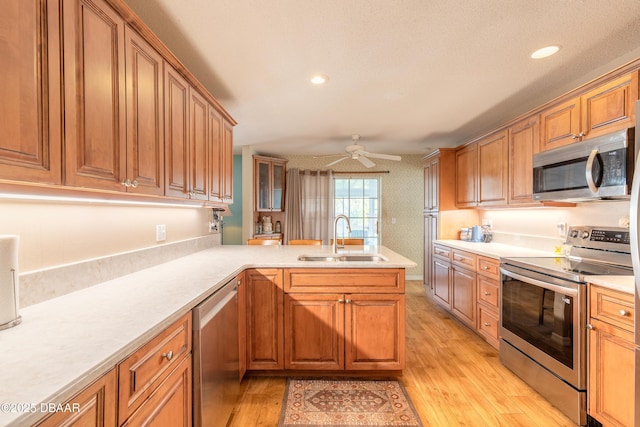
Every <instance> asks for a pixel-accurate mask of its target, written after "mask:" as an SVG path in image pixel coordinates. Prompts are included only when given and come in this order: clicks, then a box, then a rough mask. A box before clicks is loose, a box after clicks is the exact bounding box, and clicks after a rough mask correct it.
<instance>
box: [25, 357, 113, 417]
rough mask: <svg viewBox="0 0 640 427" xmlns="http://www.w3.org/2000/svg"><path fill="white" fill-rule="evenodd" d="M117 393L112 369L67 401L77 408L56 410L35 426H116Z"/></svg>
mask: <svg viewBox="0 0 640 427" xmlns="http://www.w3.org/2000/svg"><path fill="white" fill-rule="evenodd" d="M117 393H118V385H117V375H116V370H115V369H113V370H111V371H110V372H109V373H107V374H105V375H104V376H102V377H100V378H99V379H98V380H97V381H96V382H94V383H93V384H91V385H90V386H89V387H87V388H86V389H84V390H83V391H81V392H80V393H78V394H77V395H76V396H74V397H72V398H71V399H70V400H69V401H68V402H67V403H68V404H69V405H70V408H72V409H75V408H77V411H74V412H65V411H61V412H56V413H54V414H53V415H51V416H49V417H47V418H46V419H45V420H44V421H42V422H40V423H38V424H36V426H37V427H54V426H70V427H71V426H78V427H81V426H82V427H86V426H95V427H113V426H116V425H117V420H116V399H117Z"/></svg>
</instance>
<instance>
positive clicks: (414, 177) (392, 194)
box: [286, 155, 424, 278]
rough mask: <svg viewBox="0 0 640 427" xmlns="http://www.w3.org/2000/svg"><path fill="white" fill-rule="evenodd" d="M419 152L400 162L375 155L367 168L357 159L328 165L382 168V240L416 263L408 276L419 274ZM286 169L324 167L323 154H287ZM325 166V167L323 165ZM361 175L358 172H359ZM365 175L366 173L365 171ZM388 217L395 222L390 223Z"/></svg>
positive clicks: (336, 168)
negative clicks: (385, 171) (316, 155)
mask: <svg viewBox="0 0 640 427" xmlns="http://www.w3.org/2000/svg"><path fill="white" fill-rule="evenodd" d="M422 157H423V156H421V155H404V156H402V160H401V161H400V162H394V161H388V160H387V161H385V160H378V159H375V160H374V161H375V163H376V166H374V167H372V168H371V169H367V168H365V167H364V166H362V165H361V164H360V163H359V162H357V161H353V160H345V161H342V162H340V163H338V164H336V165H334V166H332V167H331V169H333V170H334V171H336V172H344V171H349V172H351V171H384V170H388V171H389V173H388V174H382V175H372V176H376V177H377V176H381V177H382V244H383V245H384V246H386V247H388V248H389V249H391V250H393V251H395V252H397V253H399V254H401V255H403V256H405V257H407V258H409V259H410V260H412V261H414V262H415V263H417V264H418V266H417V267H416V268H411V269H408V270H407V276H415V277H416V278H418V277H421V276H422V262H423V261H422V260H423V243H422V242H423V220H422V209H423V206H424V201H423V193H424V190H423V188H424V182H423V172H422ZM286 158H287V159H288V160H289V162H288V163H287V169H289V168H298V169H315V170H318V169H323V166H324V165H325V164H326V163H327V162H328V160H327V159H326V158H319V159H314V158H313V157H311V156H292V155H290V156H286ZM324 169H326V168H324ZM359 176H361V175H359ZM365 176H366V175H365ZM391 218H395V219H396V223H395V224H392V223H391Z"/></svg>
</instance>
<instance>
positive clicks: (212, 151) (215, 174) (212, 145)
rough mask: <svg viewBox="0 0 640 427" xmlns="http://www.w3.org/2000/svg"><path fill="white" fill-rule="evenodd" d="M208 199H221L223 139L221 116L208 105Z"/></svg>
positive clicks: (217, 200) (219, 200)
mask: <svg viewBox="0 0 640 427" xmlns="http://www.w3.org/2000/svg"><path fill="white" fill-rule="evenodd" d="M208 134H209V200H210V201H214V202H221V201H222V187H223V178H222V175H223V173H224V172H223V165H222V157H223V147H222V145H223V141H222V138H223V136H222V116H221V115H220V113H218V112H217V111H216V110H215V108H213V107H212V106H209V130H208Z"/></svg>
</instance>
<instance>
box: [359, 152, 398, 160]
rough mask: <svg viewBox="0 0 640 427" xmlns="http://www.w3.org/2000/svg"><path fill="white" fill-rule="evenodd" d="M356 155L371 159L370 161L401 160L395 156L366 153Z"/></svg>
mask: <svg viewBox="0 0 640 427" xmlns="http://www.w3.org/2000/svg"><path fill="white" fill-rule="evenodd" d="M358 154H363V155H365V156H367V157H371V158H372V159H385V160H395V161H398V160H400V159H402V157H400V156H396V155H394V154H381V153H367V152H363V153H358Z"/></svg>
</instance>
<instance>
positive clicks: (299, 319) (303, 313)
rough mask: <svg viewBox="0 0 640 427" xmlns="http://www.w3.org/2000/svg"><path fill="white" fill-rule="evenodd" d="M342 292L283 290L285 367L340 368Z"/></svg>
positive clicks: (342, 338) (342, 355) (342, 335)
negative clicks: (287, 291)
mask: <svg viewBox="0 0 640 427" xmlns="http://www.w3.org/2000/svg"><path fill="white" fill-rule="evenodd" d="M344 302H345V298H344V295H343V294H287V295H286V296H285V304H284V307H285V308H284V324H285V328H286V329H285V334H284V336H285V341H284V342H285V346H284V355H285V366H284V367H285V368H286V369H313V370H339V369H344V306H345V304H344Z"/></svg>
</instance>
